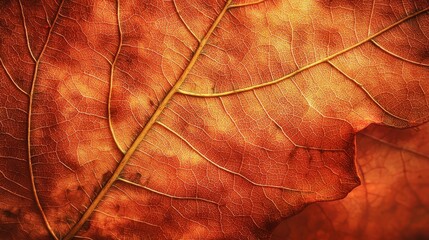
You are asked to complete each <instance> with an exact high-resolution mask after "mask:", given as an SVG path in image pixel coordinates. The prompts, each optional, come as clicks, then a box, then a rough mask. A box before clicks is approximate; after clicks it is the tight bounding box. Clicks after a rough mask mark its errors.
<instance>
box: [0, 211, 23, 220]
mask: <svg viewBox="0 0 429 240" xmlns="http://www.w3.org/2000/svg"><path fill="white" fill-rule="evenodd" d="M19 212H20V210H19V209H13V210H12V211H11V210H7V209H6V210H3V211H2V213H3V215H4V216H5V217H6V218H15V219H17V218H18V215H19Z"/></svg>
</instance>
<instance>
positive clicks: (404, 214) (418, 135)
mask: <svg viewBox="0 0 429 240" xmlns="http://www.w3.org/2000/svg"><path fill="white" fill-rule="evenodd" d="M428 131H429V125H428V124H427V123H426V124H424V125H422V126H419V127H416V128H410V129H405V130H404V129H401V130H392V129H390V128H386V127H380V126H371V127H369V128H368V129H366V130H364V131H363V132H361V133H359V134H358V137H357V148H358V152H357V155H358V156H357V158H358V164H359V169H360V175H361V179H362V185H361V186H359V187H357V188H355V189H354V190H353V191H352V192H350V193H349V194H348V196H347V197H346V198H345V199H342V200H338V201H333V202H326V203H317V204H314V205H311V206H310V207H308V208H306V209H305V210H304V211H303V212H301V213H299V214H298V215H296V216H294V217H291V218H289V219H288V220H286V221H284V222H282V223H281V224H280V225H279V226H278V227H277V229H276V231H275V232H274V233H273V236H272V239H314V238H323V239H346V238H347V239H367V238H371V239H386V238H389V239H426V238H428V237H429V235H428V231H427V229H426V226H427V225H428V223H429V217H428V216H429V214H428V209H429V206H428V205H429V198H428V196H429V194H428V192H429V189H428V187H427V181H428V169H429V161H428V159H429V151H428V149H429V147H428V143H429V141H428V139H427V138H428V136H429V135H428ZM381 222H382V223H383V224H380V223H381Z"/></svg>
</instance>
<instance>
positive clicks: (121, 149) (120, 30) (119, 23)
mask: <svg viewBox="0 0 429 240" xmlns="http://www.w3.org/2000/svg"><path fill="white" fill-rule="evenodd" d="M116 3H117V13H116V15H117V21H118V33H119V43H118V49H117V50H116V55H115V58H114V59H113V62H112V64H111V67H110V83H109V98H108V100H107V115H108V119H109V129H110V133H111V134H112V137H113V140H114V141H115V144H116V146H117V147H118V149H119V150H120V151H121V152H122V153H125V150H124V149H123V148H122V147H121V145H120V144H119V141H118V139H117V138H116V134H115V130H114V129H113V124H112V112H111V109H112V108H111V107H112V91H113V78H114V73H115V65H116V62H117V61H118V57H119V53H120V52H121V48H122V39H123V37H122V28H121V16H120V3H119V0H117V2H116Z"/></svg>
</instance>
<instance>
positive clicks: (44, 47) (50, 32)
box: [19, 0, 64, 239]
mask: <svg viewBox="0 0 429 240" xmlns="http://www.w3.org/2000/svg"><path fill="white" fill-rule="evenodd" d="M63 3H64V1H61V3H60V5H59V6H58V11H57V13H56V15H55V19H54V22H53V25H52V26H51V28H50V29H49V32H48V36H47V37H46V42H45V44H44V46H43V49H42V51H41V52H40V55H39V58H38V59H35V58H34V56H33V54H32V53H31V48H30V45H29V44H30V42H29V41H28V38H27V44H28V49H29V50H30V54H31V55H32V57H33V59H34V60H35V66H34V74H33V79H32V83H31V89H30V93H29V96H30V98H29V103H28V119H27V124H28V125H27V152H28V168H29V171H30V178H31V187H32V190H33V194H34V199H35V201H36V205H37V207H38V209H39V211H40V214H41V215H42V218H43V220H44V222H45V224H46V228H47V229H48V232H49V233H50V234H51V235H52V237H53V238H54V239H58V238H57V236H56V235H55V233H54V231H53V229H52V227H51V225H50V224H49V222H48V218H47V217H46V214H45V212H44V211H43V208H42V205H41V204H40V200H39V196H38V195H37V190H36V184H35V182H34V173H33V163H32V156H31V120H32V118H31V117H32V115H31V111H32V108H33V97H34V89H35V86H36V79H37V74H38V71H39V65H40V59H41V58H42V56H43V53H44V52H45V50H46V48H47V46H48V43H49V40H50V38H51V35H52V31H53V29H54V26H55V23H56V22H57V20H58V18H59V15H60V11H61V9H62V6H63ZM19 4H20V6H21V9H22V8H23V6H22V3H21V0H19ZM22 14H23V21H25V17H24V11H22ZM24 25H25V24H24ZM25 31H26V33H25V35H26V36H28V33H27V28H26V27H25Z"/></svg>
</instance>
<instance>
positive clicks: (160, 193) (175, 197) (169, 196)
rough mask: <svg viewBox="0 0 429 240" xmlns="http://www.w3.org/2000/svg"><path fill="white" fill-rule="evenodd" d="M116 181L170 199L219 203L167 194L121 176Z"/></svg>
mask: <svg viewBox="0 0 429 240" xmlns="http://www.w3.org/2000/svg"><path fill="white" fill-rule="evenodd" d="M118 181H121V182H124V183H127V184H130V185H133V186H135V187H139V188H143V189H145V190H147V191H149V192H153V193H156V194H158V195H161V196H165V197H168V198H172V199H177V200H195V201H202V202H207V203H211V204H215V205H217V206H219V203H217V202H214V201H211V200H208V199H205V198H199V197H180V196H175V195H171V194H168V193H164V192H160V191H157V190H155V189H152V188H149V187H146V186H144V185H141V184H138V183H135V182H133V181H130V180H128V179H125V178H121V177H119V178H118Z"/></svg>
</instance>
